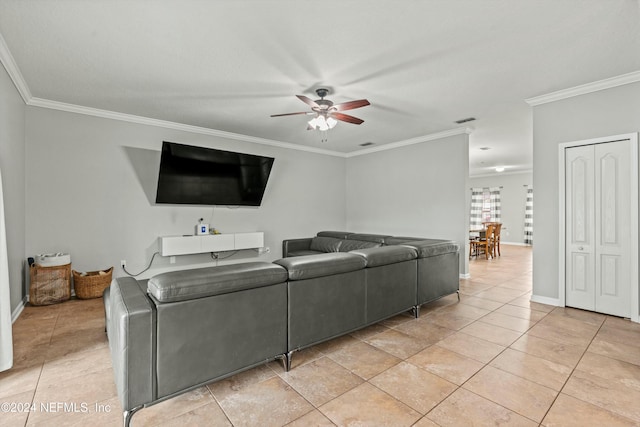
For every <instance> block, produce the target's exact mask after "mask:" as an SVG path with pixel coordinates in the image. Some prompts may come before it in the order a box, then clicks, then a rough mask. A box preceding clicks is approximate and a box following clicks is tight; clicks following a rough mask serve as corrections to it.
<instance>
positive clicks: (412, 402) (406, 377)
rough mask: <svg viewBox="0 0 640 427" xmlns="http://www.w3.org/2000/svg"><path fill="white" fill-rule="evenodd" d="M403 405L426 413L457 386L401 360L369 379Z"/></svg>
mask: <svg viewBox="0 0 640 427" xmlns="http://www.w3.org/2000/svg"><path fill="white" fill-rule="evenodd" d="M369 382H370V383H371V384H373V385H375V386H376V387H378V388H380V389H381V390H383V391H385V392H387V393H388V394H390V395H391V396H393V397H395V398H396V399H398V400H399V401H400V402H402V403H404V404H405V405H407V406H409V407H411V408H413V409H415V410H416V411H418V412H420V413H421V414H426V413H427V412H429V411H430V410H431V409H432V408H433V407H435V406H436V405H437V404H438V403H440V402H442V400H443V399H444V398H446V397H447V396H448V395H450V394H451V393H452V392H453V391H454V390H455V389H456V388H457V387H456V385H455V384H452V383H450V382H449V381H446V380H444V379H442V378H440V377H438V376H436V375H433V374H431V373H429V372H427V371H425V370H424V369H420V368H418V367H417V366H414V365H412V364H410V363H407V362H402V363H400V364H398V365H396V366H394V367H393V368H391V369H389V370H387V371H385V372H383V373H381V374H380V375H378V376H376V377H375V378H372V379H371V380H370V381H369Z"/></svg>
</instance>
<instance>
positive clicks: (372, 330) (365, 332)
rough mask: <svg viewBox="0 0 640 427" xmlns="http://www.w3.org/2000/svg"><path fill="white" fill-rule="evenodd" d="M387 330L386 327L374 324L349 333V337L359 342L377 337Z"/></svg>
mask: <svg viewBox="0 0 640 427" xmlns="http://www.w3.org/2000/svg"><path fill="white" fill-rule="evenodd" d="M388 329H389V328H388V327H387V326H384V325H383V324H381V323H374V324H373V325H371V326H367V327H366V328H364V329H359V330H357V331H354V332H351V334H350V335H351V336H352V337H354V338H357V339H359V340H365V339H367V338H369V337H372V336H374V335H378V334H379V333H382V332H384V331H386V330H388Z"/></svg>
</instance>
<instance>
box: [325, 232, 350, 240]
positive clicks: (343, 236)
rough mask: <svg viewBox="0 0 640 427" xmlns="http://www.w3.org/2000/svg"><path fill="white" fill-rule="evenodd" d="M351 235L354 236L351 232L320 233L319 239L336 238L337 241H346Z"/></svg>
mask: <svg viewBox="0 0 640 427" xmlns="http://www.w3.org/2000/svg"><path fill="white" fill-rule="evenodd" d="M349 234H353V233H351V232H349V231H320V232H319V233H318V234H317V236H318V237H335V238H336V239H346V238H347V236H348V235H349Z"/></svg>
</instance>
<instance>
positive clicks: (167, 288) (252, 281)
mask: <svg viewBox="0 0 640 427" xmlns="http://www.w3.org/2000/svg"><path fill="white" fill-rule="evenodd" d="M286 280H287V271H286V270H285V269H284V268H282V267H281V266H279V265H275V264H272V263H268V262H248V263H242V264H231V265H223V266H219V267H207V268H196V269H193V270H182V271H172V272H169V273H162V274H158V275H156V276H153V277H152V278H151V279H149V282H148V284H147V292H149V294H151V295H152V296H153V297H154V298H155V299H156V300H158V301H159V302H175V301H184V300H189V299H195V298H204V297H208V296H212V295H220V294H227V293H230V292H236V291H240V290H244V289H251V288H259V287H262V286H269V285H273V284H276V283H283V282H286Z"/></svg>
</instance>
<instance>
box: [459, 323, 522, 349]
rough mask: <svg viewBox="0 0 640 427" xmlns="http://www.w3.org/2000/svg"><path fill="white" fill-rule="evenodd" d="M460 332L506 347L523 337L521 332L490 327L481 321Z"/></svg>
mask: <svg viewBox="0 0 640 427" xmlns="http://www.w3.org/2000/svg"><path fill="white" fill-rule="evenodd" d="M460 332H462V333H465V334H467V335H471V336H474V337H476V338H481V339H483V340H485V341H489V342H492V343H494V344H498V345H502V346H505V347H508V346H509V345H511V344H512V343H513V342H514V341H515V340H517V339H518V338H520V336H522V333H521V332H517V331H514V330H511V329H506V328H502V327H500V326H495V325H490V324H488V323H484V322H482V320H479V321H477V322H475V323H472V324H471V325H469V326H466V327H464V328H462V329H461V330H460Z"/></svg>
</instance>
